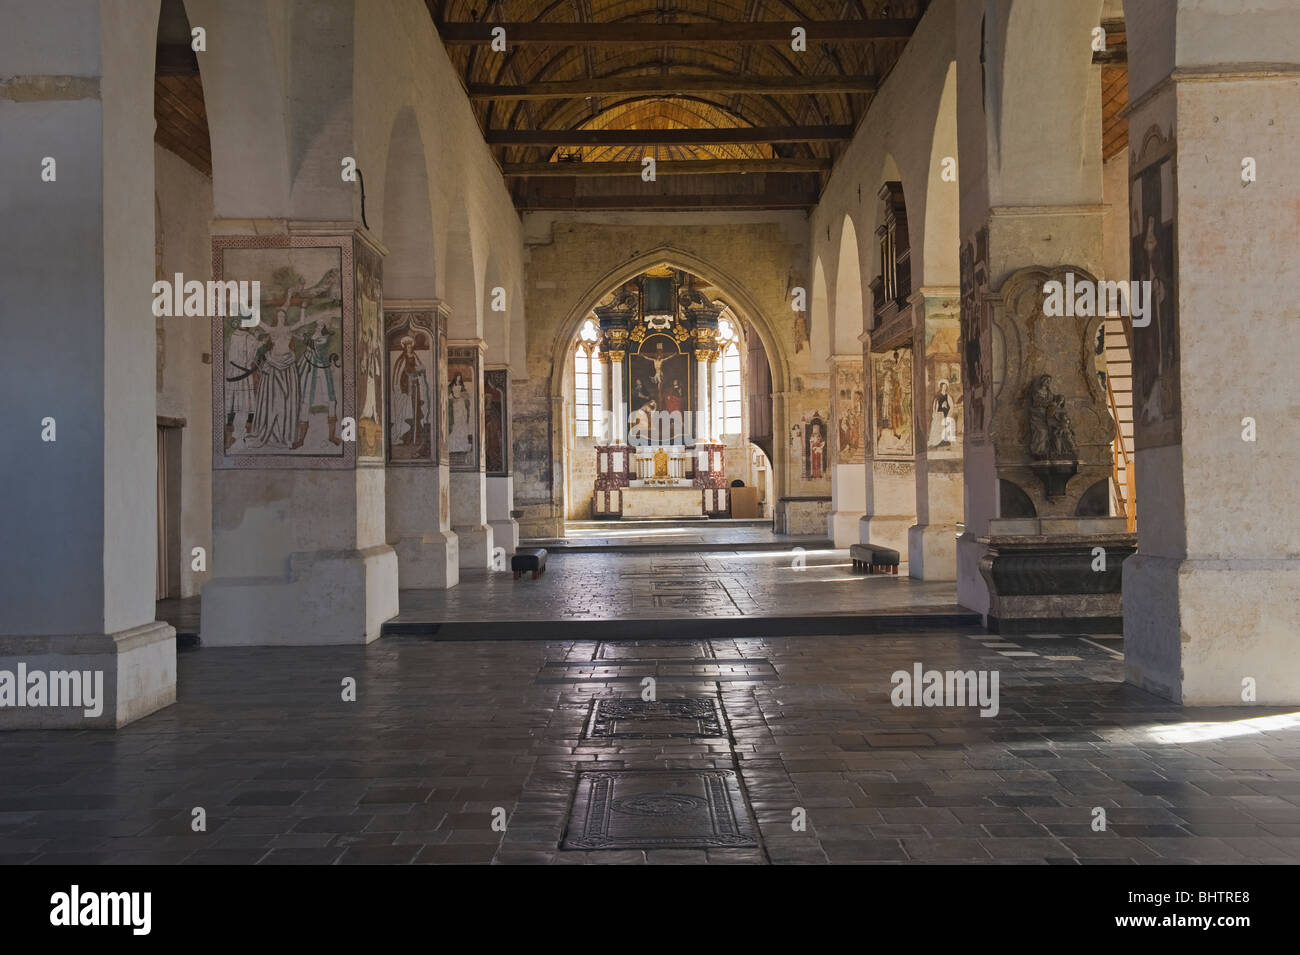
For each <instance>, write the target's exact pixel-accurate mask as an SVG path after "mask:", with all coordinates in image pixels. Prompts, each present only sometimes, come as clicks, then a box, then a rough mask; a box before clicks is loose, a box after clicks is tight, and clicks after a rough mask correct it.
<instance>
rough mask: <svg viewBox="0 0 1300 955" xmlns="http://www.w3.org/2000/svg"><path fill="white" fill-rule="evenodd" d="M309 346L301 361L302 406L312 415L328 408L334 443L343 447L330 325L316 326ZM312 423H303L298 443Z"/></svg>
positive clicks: (309, 335)
mask: <svg viewBox="0 0 1300 955" xmlns="http://www.w3.org/2000/svg"><path fill="white" fill-rule="evenodd" d="M302 342H303V344H304V345H305V346H306V347H305V348H304V349H303V351H302V355H301V357H299V359H298V378H299V381H300V382H301V384H302V398H301V402H302V407H303V408H305V409H307V411H308V412H309V413H310V412H311V410H312V408H318V407H324V408H326V409H327V410H328V413H329V425H330V443H331V444H336V445H337V444H340V443H341V442H340V440H339V436H338V426H339V410H338V400H337V397H336V396H335V394H334V372H333V370H332V365H333V363H334V359H335V358H336V357H337V356H332V355H331V354H330V350H329V347H330V331H329V324H328V322H325V321H319V322H317V323H316V327H315V328H314V329H310V330H309V331H308V333H307V334H306V335H304V336H303V337H302ZM307 427H308V423H307V422H306V421H303V422H300V423H299V425H298V430H299V432H300V434H299V436H298V443H299V444H301V443H302V441H303V439H305V438H306V436H307Z"/></svg>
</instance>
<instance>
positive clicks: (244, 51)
mask: <svg viewBox="0 0 1300 955" xmlns="http://www.w3.org/2000/svg"><path fill="white" fill-rule="evenodd" d="M185 11H186V14H187V15H188V17H189V21H190V23H194V24H203V25H206V26H207V28H208V33H209V36H210V37H211V36H212V35H213V34H214V32H215V30H216V28H217V27H218V26H219V28H220V31H221V33H223V34H227V35H230V36H237V37H238V38H239V42H238V43H212V42H210V44H209V48H208V52H207V53H204V54H203V55H202V56H200V57H199V72H200V74H201V77H202V81H203V101H204V108H205V109H206V111H207V117H208V134H209V138H210V139H211V144H212V205H213V215H214V217H215V218H218V219H239V218H246V219H253V218H265V217H268V216H275V215H277V214H281V215H283V214H288V212H289V182H290V177H289V123H288V117H287V115H286V112H285V98H284V97H283V96H282V95H279V93H280V91H281V90H282V89H283V88H284V86H285V80H284V73H285V71H286V70H287V65H286V63H285V57H284V55H283V53H284V49H285V47H286V45H287V44H286V43H285V42H284V40H285V38H284V36H283V34H284V29H283V24H281V23H277V22H274V21H275V18H273V17H272V14H271V8H270V5H269V4H268V3H266V2H265V0H262V2H256V0H255V2H250V3H241V4H235V5H232V4H227V3H223V2H221V0H185ZM277 38H279V39H280V41H281V42H279V43H277Z"/></svg>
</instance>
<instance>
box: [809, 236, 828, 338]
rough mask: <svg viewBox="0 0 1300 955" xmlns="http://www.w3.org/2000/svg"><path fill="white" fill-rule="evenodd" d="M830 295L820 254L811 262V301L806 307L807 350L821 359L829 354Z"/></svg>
mask: <svg viewBox="0 0 1300 955" xmlns="http://www.w3.org/2000/svg"><path fill="white" fill-rule="evenodd" d="M830 314H831V306H830V297H829V295H828V293H827V290H826V269H825V268H824V267H823V266H822V258H821V256H820V255H819V256H817V259H816V261H815V262H814V263H813V287H812V301H811V302H810V303H809V309H808V350H809V352H810V353H811V354H812V355H813V356H816V355H818V354H820V355H821V356H822V357H823V359H824V358H825V357H826V356H827V355H829V354H830V345H829V342H830V324H831V318H830Z"/></svg>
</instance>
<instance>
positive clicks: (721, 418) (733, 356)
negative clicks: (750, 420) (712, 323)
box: [713, 318, 744, 436]
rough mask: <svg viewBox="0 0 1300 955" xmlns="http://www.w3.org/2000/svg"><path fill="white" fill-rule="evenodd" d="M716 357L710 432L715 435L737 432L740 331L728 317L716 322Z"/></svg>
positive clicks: (739, 388) (738, 426) (739, 426)
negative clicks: (712, 421)
mask: <svg viewBox="0 0 1300 955" xmlns="http://www.w3.org/2000/svg"><path fill="white" fill-rule="evenodd" d="M718 348H719V352H720V354H719V355H718V360H717V362H716V364H715V365H714V369H713V408H714V429H715V431H716V432H717V433H718V435H720V436H721V435H728V434H740V433H741V427H742V424H741V412H740V409H741V400H742V399H741V393H742V391H743V390H744V389H743V387H742V384H741V374H740V331H739V329H738V328H737V325H736V323H735V321H733V320H732V319H729V318H721V319H719V320H718Z"/></svg>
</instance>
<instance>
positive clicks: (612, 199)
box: [515, 191, 817, 212]
mask: <svg viewBox="0 0 1300 955" xmlns="http://www.w3.org/2000/svg"><path fill="white" fill-rule="evenodd" d="M816 204H817V195H816V193H814V192H811V191H791V192H781V193H758V194H755V195H725V194H718V195H699V196H523V197H519V198H516V200H515V208H517V209H519V210H520V211H522V212H528V211H532V212H539V211H551V212H561V211H595V210H618V209H652V210H653V209H662V210H686V209H810V208H812V207H813V206H815V205H816Z"/></svg>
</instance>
